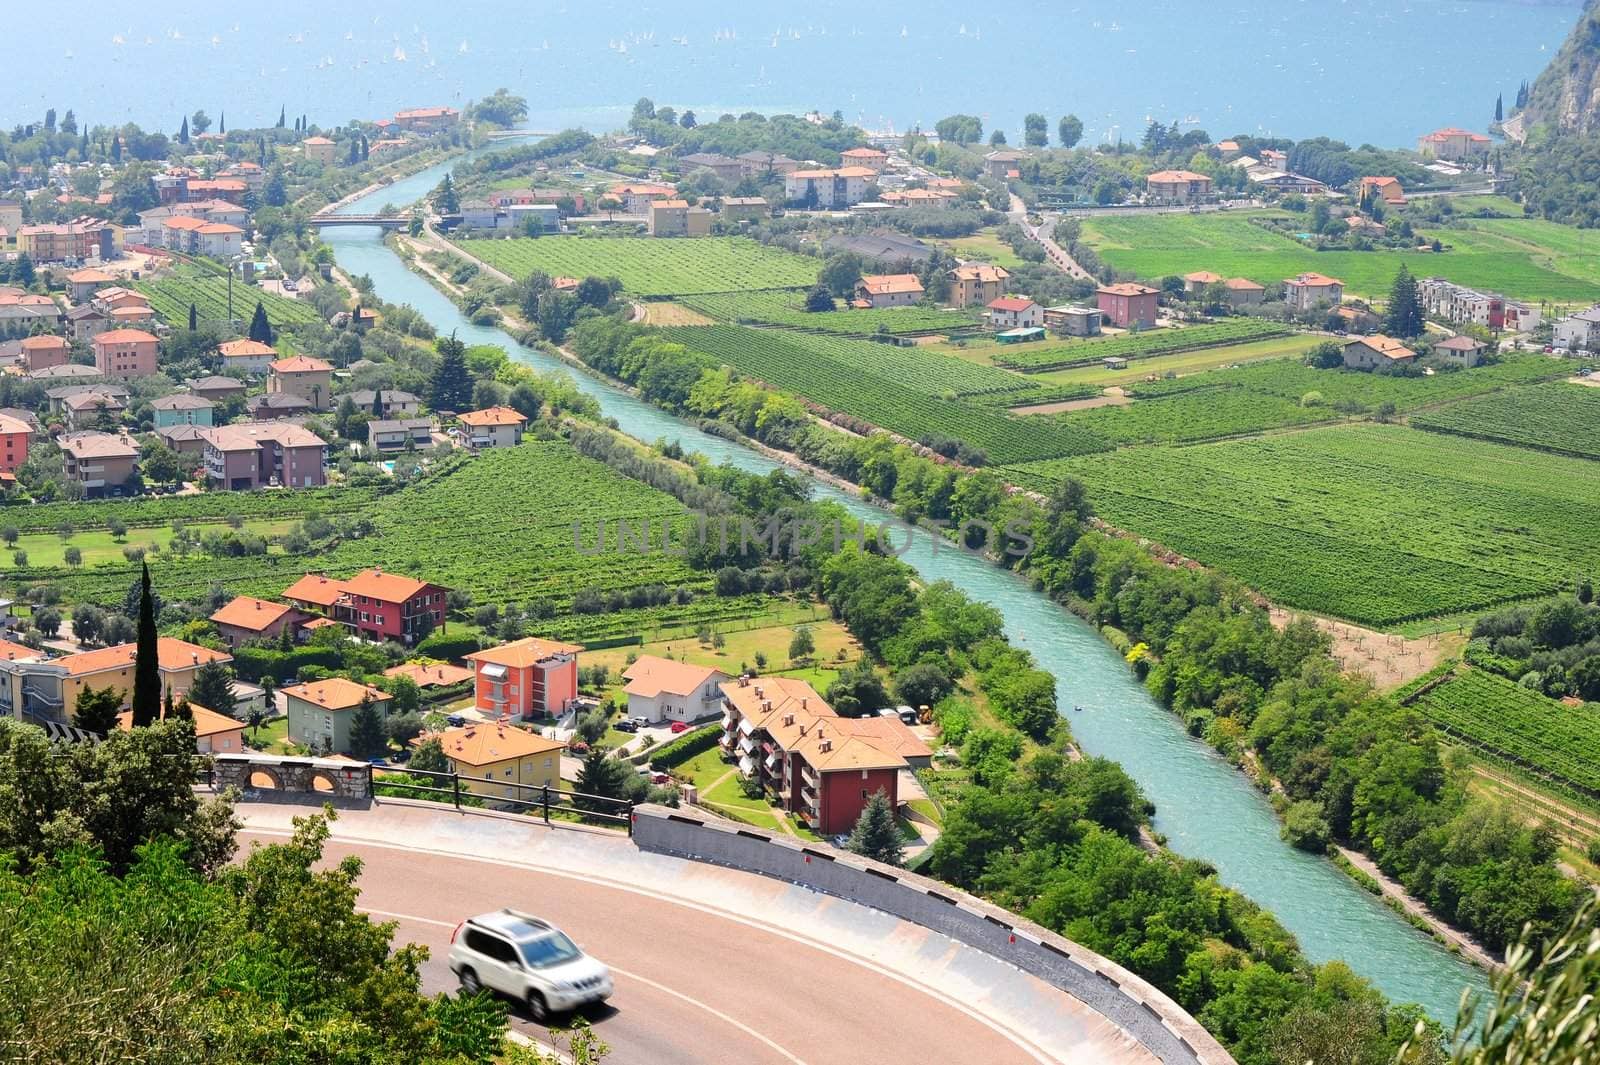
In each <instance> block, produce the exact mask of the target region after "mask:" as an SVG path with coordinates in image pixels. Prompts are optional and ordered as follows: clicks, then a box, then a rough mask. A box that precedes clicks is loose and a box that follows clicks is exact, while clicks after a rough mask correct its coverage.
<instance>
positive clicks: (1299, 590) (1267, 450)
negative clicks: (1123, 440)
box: [1006, 404, 1600, 627]
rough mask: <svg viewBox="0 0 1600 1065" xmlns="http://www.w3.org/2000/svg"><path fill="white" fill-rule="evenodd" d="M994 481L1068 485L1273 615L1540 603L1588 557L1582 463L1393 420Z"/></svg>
mask: <svg viewBox="0 0 1600 1065" xmlns="http://www.w3.org/2000/svg"><path fill="white" fill-rule="evenodd" d="M1136 406H1137V404H1136ZM1006 473H1007V475H1008V476H1009V477H1010V478H1011V479H1013V480H1014V481H1016V482H1017V483H1020V484H1022V485H1024V486H1026V487H1030V488H1035V489H1038V490H1040V491H1049V490H1050V489H1051V488H1053V487H1054V486H1055V485H1056V484H1058V483H1059V481H1060V479H1061V478H1062V477H1063V476H1075V477H1078V478H1080V479H1082V480H1083V481H1084V482H1085V483H1086V484H1087V486H1088V488H1089V495H1090V498H1091V500H1092V501H1093V503H1094V506H1095V509H1096V511H1097V512H1098V513H1099V515H1100V516H1101V517H1103V518H1105V519H1106V520H1107V521H1109V522H1111V523H1112V524H1113V525H1115V526H1118V527H1120V528H1123V529H1126V530H1129V531H1131V532H1134V533H1137V534H1139V535H1141V536H1147V537H1151V538H1152V539H1154V540H1157V541H1159V542H1160V543H1162V544H1164V545H1166V546H1167V547H1169V548H1171V549H1173V550H1175V551H1178V552H1180V553H1182V554H1184V555H1186V556H1188V557H1190V558H1193V559H1196V560H1198V561H1200V562H1202V563H1205V564H1207V565H1210V566H1215V567H1217V568H1219V569H1221V570H1224V571H1226V572H1228V573H1230V574H1232V575H1233V576H1235V577H1238V578H1239V579H1241V580H1242V581H1244V582H1245V583H1247V584H1249V585H1250V586H1251V587H1253V588H1256V589H1259V590H1260V591H1261V592H1263V593H1264V594H1266V595H1267V596H1269V597H1270V598H1272V599H1273V600H1275V601H1277V602H1279V603H1282V604H1284V605H1286V606H1290V607H1295V608H1298V609H1302V610H1309V611H1313V612H1316V613H1323V614H1329V615H1333V616H1336V617H1344V618H1349V619H1351V620H1354V621H1358V622H1361V623H1363V624H1370V625H1376V626H1380V627H1388V626H1394V625H1398V624H1401V623H1403V622H1406V621H1409V620H1412V619H1415V618H1420V617H1430V616H1433V615H1437V614H1445V613H1451V612H1457V611H1463V610H1468V609H1471V608H1477V607H1487V606H1490V605H1492V604H1494V603H1497V602H1502V601H1505V600H1508V599H1513V598H1520V597H1525V596H1532V595H1539V594H1547V593H1549V592H1551V591H1553V590H1554V588H1555V587H1556V585H1557V583H1558V582H1559V581H1561V580H1562V579H1564V578H1565V577H1566V576H1567V575H1569V574H1571V573H1575V572H1583V571H1584V569H1585V568H1586V567H1587V566H1589V565H1591V564H1592V562H1593V544H1594V542H1595V540H1596V538H1597V537H1600V478H1597V477H1595V476H1594V467H1593V465H1592V464H1591V463H1589V462H1587V461H1585V460H1582V459H1574V458H1567V457H1564V456H1559V455H1550V454H1545V453H1542V452H1531V451H1528V450H1526V449H1523V448H1516V447H1507V446H1503V445H1499V444H1494V443H1488V442H1483V441H1477V440H1466V439H1461V438H1459V437H1452V436H1445V435H1441V434H1438V433H1425V432H1421V431H1419V430H1415V429H1409V428H1405V427H1401V426H1395V425H1381V424H1376V423H1362V424H1359V425H1351V426H1336V427H1328V428H1320V429H1313V430H1309V431H1306V432H1299V433H1289V434H1280V435H1275V436H1268V437H1262V438H1259V439H1251V440H1238V441H1229V442H1225V443H1217V444H1209V445H1204V446H1199V447H1148V448H1128V449H1123V450H1120V451H1117V452H1114V453H1112V454H1109V455H1100V456H1093V457H1088V458H1079V459H1071V460H1062V461H1056V462H1043V463H1031V464H1028V465H1024V466H1019V467H1014V468H1012V469H1010V470H1008V471H1006Z"/></svg>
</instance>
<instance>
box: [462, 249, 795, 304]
mask: <svg viewBox="0 0 1600 1065" xmlns="http://www.w3.org/2000/svg"><path fill="white" fill-rule="evenodd" d="M455 243H456V246H457V247H459V248H461V250H462V251H464V252H466V253H467V254H469V255H472V256H475V257H476V258H479V259H482V260H483V261H484V262H486V263H488V264H489V265H490V266H493V267H496V268H498V269H500V270H503V271H505V272H506V273H508V274H510V275H512V276H513V277H518V278H522V277H527V276H528V275H529V274H532V273H534V272H536V271H543V272H544V273H547V274H550V275H551V276H553V277H580V278H581V277H616V278H620V279H621V281H622V286H623V288H624V289H626V290H627V291H628V292H630V293H632V294H633V295H635V296H688V295H694V294H698V293H706V292H746V291H753V290H758V289H769V288H802V287H808V286H810V285H814V284H816V280H817V268H818V267H819V266H820V265H821V262H820V260H817V259H810V258H807V257H806V256H803V255H794V254H791V253H790V252H786V251H783V250H781V249H778V248H769V247H766V246H764V245H761V244H757V243H756V242H755V241H753V240H749V239H747V238H744V237H700V238H696V239H693V240H690V239H687V238H685V239H678V240H666V239H655V238H648V237H537V238H530V237H516V238H513V239H510V240H500V239H483V240H458V241H456V242H455Z"/></svg>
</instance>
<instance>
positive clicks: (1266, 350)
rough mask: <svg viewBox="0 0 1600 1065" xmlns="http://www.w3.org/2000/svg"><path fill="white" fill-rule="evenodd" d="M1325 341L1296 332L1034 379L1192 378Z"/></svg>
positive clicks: (1097, 382)
mask: <svg viewBox="0 0 1600 1065" xmlns="http://www.w3.org/2000/svg"><path fill="white" fill-rule="evenodd" d="M1325 340H1327V337H1322V336H1317V335H1315V334H1313V333H1296V334H1293V335H1291V336H1286V337H1274V338H1273V339H1270V340H1256V341H1251V342H1250V343H1247V344H1229V345H1226V346H1224V347H1220V348H1200V349H1199V350H1197V351H1185V352H1180V353H1178V354H1176V355H1157V356H1153V357H1151V358H1140V359H1135V360H1133V361H1131V362H1129V363H1128V367H1127V369H1125V370H1108V369H1106V368H1105V367H1104V366H1102V365H1100V364H1099V363H1092V364H1090V365H1088V366H1073V367H1069V368H1068V369H1065V370H1050V371H1047V372H1045V373H1041V374H1034V375H1032V376H1033V379H1034V380H1037V381H1040V382H1044V381H1049V382H1051V383H1053V384H1057V385H1061V386H1069V385H1079V386H1095V387H1098V388H1109V387H1111V386H1113V385H1121V386H1127V385H1132V384H1135V383H1137V382H1139V381H1143V380H1144V379H1145V378H1146V377H1149V376H1150V375H1151V374H1155V375H1156V376H1157V377H1163V376H1165V375H1166V374H1169V373H1171V374H1180V375H1183V376H1190V375H1193V374H1197V373H1201V372H1204V371H1207V370H1216V369H1221V368H1222V367H1225V366H1232V365H1235V364H1244V363H1251V362H1261V361H1265V360H1272V359H1280V360H1281V359H1288V358H1291V357H1296V356H1300V355H1304V354H1305V353H1306V352H1308V351H1310V350H1311V349H1312V348H1314V347H1316V346H1317V345H1318V344H1321V343H1323V342H1324V341H1325Z"/></svg>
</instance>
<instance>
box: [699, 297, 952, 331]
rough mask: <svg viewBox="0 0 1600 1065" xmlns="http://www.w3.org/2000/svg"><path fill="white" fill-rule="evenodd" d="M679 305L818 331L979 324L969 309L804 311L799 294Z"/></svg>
mask: <svg viewBox="0 0 1600 1065" xmlns="http://www.w3.org/2000/svg"><path fill="white" fill-rule="evenodd" d="M683 303H684V304H685V305H686V306H689V307H692V308H693V309H694V310H697V311H699V312H700V313H702V314H705V315H709V316H710V317H712V318H716V319H718V320H719V321H724V322H734V323H741V322H742V323H752V324H757V325H777V326H786V327H789V328H793V329H809V330H815V331H817V332H820V333H854V334H858V335H865V334H869V333H879V332H882V333H888V334H891V335H894V334H913V333H939V332H946V331H958V330H970V329H972V328H974V327H975V326H977V325H978V324H979V318H978V315H977V314H975V313H973V312H972V311H965V310H944V309H941V308H933V307H882V308H876V309H859V310H847V311H807V310H806V309H805V296H804V294H802V293H795V292H746V293H741V294H738V295H732V294H726V293H724V294H719V295H706V296H691V297H688V298H686V299H684V300H683Z"/></svg>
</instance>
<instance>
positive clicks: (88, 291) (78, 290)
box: [67, 267, 117, 303]
mask: <svg viewBox="0 0 1600 1065" xmlns="http://www.w3.org/2000/svg"><path fill="white" fill-rule="evenodd" d="M116 280H117V279H116V278H115V277H113V276H112V275H111V274H108V273H106V272H105V271H104V270H96V269H94V268H93V267H89V268H87V269H84V270H77V271H74V272H73V273H70V274H68V275H67V294H68V295H69V296H71V297H72V302H73V303H83V302H84V301H85V300H87V299H88V298H89V297H90V296H93V295H94V293H95V289H97V288H100V287H101V286H102V285H110V284H115V283H116Z"/></svg>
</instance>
